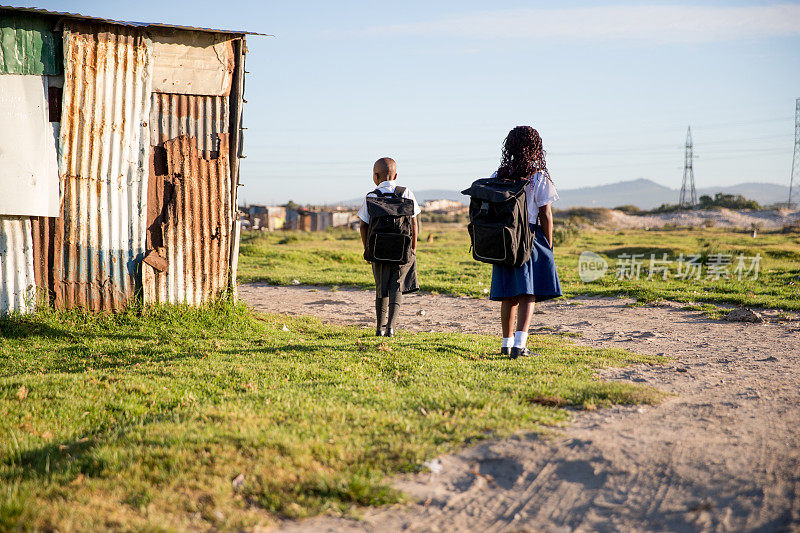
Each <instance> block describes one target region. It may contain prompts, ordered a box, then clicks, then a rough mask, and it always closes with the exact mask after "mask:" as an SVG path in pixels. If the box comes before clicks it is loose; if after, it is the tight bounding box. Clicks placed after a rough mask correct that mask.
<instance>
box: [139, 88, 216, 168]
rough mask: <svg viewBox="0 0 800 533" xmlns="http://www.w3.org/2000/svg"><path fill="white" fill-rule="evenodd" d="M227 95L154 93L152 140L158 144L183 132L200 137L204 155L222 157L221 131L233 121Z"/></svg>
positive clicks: (151, 125)
mask: <svg viewBox="0 0 800 533" xmlns="http://www.w3.org/2000/svg"><path fill="white" fill-rule="evenodd" d="M228 108H229V104H228V98H226V97H223V96H194V95H185V94H163V93H153V97H152V103H151V105H150V144H151V145H152V146H157V145H160V144H163V143H164V142H165V141H169V140H171V139H175V138H177V137H180V136H181V135H188V136H189V137H193V138H195V139H197V148H198V150H200V151H201V152H203V157H204V158H205V159H215V158H217V157H219V150H220V135H222V134H227V133H228V128H229V125H230V124H229V122H230V113H229V110H228Z"/></svg>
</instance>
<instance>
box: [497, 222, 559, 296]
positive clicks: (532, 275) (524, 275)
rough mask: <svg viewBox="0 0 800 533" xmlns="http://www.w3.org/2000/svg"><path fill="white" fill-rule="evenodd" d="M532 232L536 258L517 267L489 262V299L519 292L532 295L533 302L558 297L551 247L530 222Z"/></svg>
mask: <svg viewBox="0 0 800 533" xmlns="http://www.w3.org/2000/svg"><path fill="white" fill-rule="evenodd" d="M531 231H533V232H534V233H535V238H534V240H533V245H534V247H535V248H536V260H534V259H533V255H531V259H529V260H528V262H527V263H525V264H524V265H522V266H521V267H516V268H514V267H507V266H502V265H492V289H491V291H490V292H489V299H491V300H505V299H507V298H513V297H515V296H520V295H522V294H532V295H533V296H535V297H536V298H535V299H536V301H537V302H541V301H543V300H549V299H551V298H558V297H559V296H561V282H559V281H558V272H556V262H555V259H553V250H551V249H550V245H549V244H548V243H547V239H546V238H545V237H544V233H542V229H541V228H540V227H539V226H535V225H533V224H531Z"/></svg>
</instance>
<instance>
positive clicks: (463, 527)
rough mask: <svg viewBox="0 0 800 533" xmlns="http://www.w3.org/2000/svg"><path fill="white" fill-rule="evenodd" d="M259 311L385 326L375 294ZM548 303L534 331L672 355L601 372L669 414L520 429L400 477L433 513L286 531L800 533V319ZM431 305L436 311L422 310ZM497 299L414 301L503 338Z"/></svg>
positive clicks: (253, 292)
mask: <svg viewBox="0 0 800 533" xmlns="http://www.w3.org/2000/svg"><path fill="white" fill-rule="evenodd" d="M240 295H241V298H242V299H243V300H244V301H245V302H247V303H248V304H250V305H251V306H253V307H254V308H256V309H260V310H265V311H271V312H281V313H287V314H313V315H316V316H319V317H321V318H322V319H324V320H326V321H330V322H336V323H347V324H362V325H365V326H370V327H371V326H372V312H371V309H372V305H373V293H372V292H370V291H360V290H338V291H330V290H328V289H318V290H317V289H314V288H309V287H289V288H286V287H283V288H278V287H269V286H266V285H263V284H253V285H244V286H241V287H240ZM629 303H630V301H629V300H623V299H609V298H580V299H575V300H558V301H555V302H551V303H545V304H543V305H542V306H541V308H540V311H539V312H537V314H536V315H535V316H534V320H533V322H534V324H533V327H532V331H533V332H534V333H535V332H542V333H547V332H553V331H555V332H574V333H577V334H579V335H580V337H576V338H575V339H574V340H575V342H578V343H585V344H588V345H591V346H605V347H622V348H626V349H629V350H632V351H635V352H639V353H647V354H664V355H667V356H670V357H672V358H673V359H674V361H673V362H670V363H668V364H666V365H663V366H658V367H650V366H640V367H633V368H627V369H612V370H607V371H603V372H602V377H603V378H604V379H616V380H626V381H633V382H641V383H647V384H650V385H653V386H656V387H659V388H661V389H663V390H667V391H671V392H673V393H675V394H676V396H674V397H672V398H671V399H669V400H667V401H666V402H665V403H663V404H662V405H659V406H657V407H633V408H626V407H615V408H612V409H607V410H601V411H597V412H576V413H575V417H574V421H573V423H572V424H571V425H570V426H569V427H568V428H566V429H564V430H557V431H556V432H555V434H554V435H553V436H551V437H541V436H537V435H529V434H524V435H518V436H516V437H513V438H510V439H505V440H500V441H494V442H487V443H484V444H481V445H479V446H476V447H473V448H470V449H467V450H465V451H463V452H461V453H459V454H455V455H449V456H444V457H441V458H440V461H441V464H442V470H441V473H439V474H438V475H434V474H419V475H414V476H407V477H402V478H398V479H397V480H396V485H397V486H398V487H399V488H401V489H402V490H404V491H406V492H407V493H409V494H411V495H413V496H415V497H416V498H418V500H419V503H416V504H414V505H410V506H404V507H403V506H398V507H393V508H388V509H377V510H375V509H369V510H366V511H365V512H364V515H363V519H362V520H360V521H356V520H347V519H341V518H337V517H332V516H322V517H317V518H313V519H310V520H307V521H302V522H287V523H286V524H284V525H283V529H285V530H286V531H397V530H409V531H571V530H576V529H577V530H587V531H588V530H601V531H635V530H671V531H696V530H704V531H729V530H736V531H740V530H763V531H782V530H789V531H800V402H799V401H798V400H800V322H798V321H796V320H794V321H790V322H780V321H779V320H778V314H777V313H775V312H772V313H765V317H766V318H767V320H766V322H765V323H762V324H744V323H727V322H719V321H711V320H707V319H705V318H703V317H702V316H701V315H700V314H699V313H696V312H688V311H683V310H681V309H680V308H679V307H680V306H679V305H668V306H664V307H630V306H629V305H628V304H629ZM419 311H424V312H425V314H424V316H423V315H418V314H417V313H418V312H419ZM497 313H498V310H497V304H495V303H493V302H489V301H487V300H473V299H465V298H453V297H448V296H432V295H412V296H410V297H407V300H406V303H405V304H404V314H403V320H402V322H401V324H402V325H403V326H404V329H406V330H412V331H420V330H440V331H442V330H443V331H463V332H483V333H498V331H497V330H498V327H499V326H498V325H497V322H498V320H497Z"/></svg>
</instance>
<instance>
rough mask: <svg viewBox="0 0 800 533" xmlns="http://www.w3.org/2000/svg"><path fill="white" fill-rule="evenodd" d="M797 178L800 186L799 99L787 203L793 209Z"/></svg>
mask: <svg viewBox="0 0 800 533" xmlns="http://www.w3.org/2000/svg"><path fill="white" fill-rule="evenodd" d="M795 178H797V184H798V185H800V98H798V99H797V101H796V102H795V105H794V155H793V156H792V174H791V176H789V201H788V202H786V207H789V208H791V207H792V185H794V180H795Z"/></svg>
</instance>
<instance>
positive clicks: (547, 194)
mask: <svg viewBox="0 0 800 533" xmlns="http://www.w3.org/2000/svg"><path fill="white" fill-rule="evenodd" d="M534 178H535V179H536V181H535V182H534V184H533V201H534V203H535V204H536V207H544V206H546V205H547V204H552V203H553V202H555V201H556V200H558V192H557V191H556V186H555V185H553V182H552V181H551V180H550V179H549V178H548V177H547V175H545V174H544V173H542V172H537V173H536V174H535V175H534Z"/></svg>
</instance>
